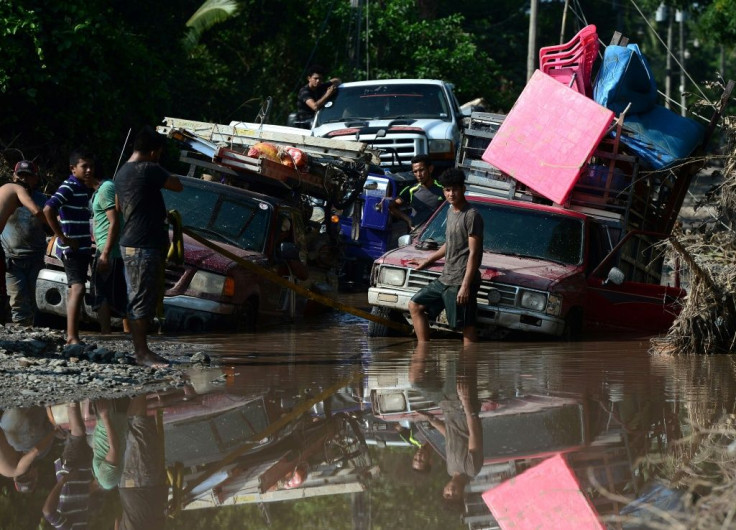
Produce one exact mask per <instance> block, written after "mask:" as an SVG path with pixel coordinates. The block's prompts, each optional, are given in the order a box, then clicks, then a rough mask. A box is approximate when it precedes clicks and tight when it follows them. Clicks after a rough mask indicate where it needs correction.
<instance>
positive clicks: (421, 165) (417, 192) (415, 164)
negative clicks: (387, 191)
mask: <svg viewBox="0 0 736 530" xmlns="http://www.w3.org/2000/svg"><path fill="white" fill-rule="evenodd" d="M433 171H434V167H433V166H432V160H431V159H430V158H429V155H417V156H415V157H414V158H412V159H411V172H412V173H413V174H414V177H415V178H416V179H417V184H416V185H414V186H411V187H408V188H404V189H403V190H402V191H401V194H400V195H399V196H398V197H396V199H394V200H393V201H391V203H390V204H389V207H388V208H389V211H390V212H391V214H393V215H394V216H395V217H398V218H399V219H402V220H404V221H406V224H408V225H409V230H414V229H415V228H416V227H418V226H421V225H422V224H424V223H425V221H426V220H427V219H429V218H430V216H431V215H432V214H433V213H434V211H435V210H436V209H437V208H438V207H439V205H440V204H442V201H444V200H445V196H444V193H443V191H442V186H440V185H439V184H438V183H437V182H436V181H435V180H434V178H432V172H433ZM404 204H409V205H410V206H411V217H409V216H408V215H406V214H405V213H404V212H402V211H401V207H402V206H403V205H404Z"/></svg>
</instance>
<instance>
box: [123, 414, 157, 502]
mask: <svg viewBox="0 0 736 530" xmlns="http://www.w3.org/2000/svg"><path fill="white" fill-rule="evenodd" d="M128 427H129V430H128V439H127V444H126V449H125V465H124V466H123V476H122V477H121V479H120V484H119V487H120V488H146V487H153V486H163V485H165V484H166V467H165V465H164V446H163V438H162V437H161V436H160V435H159V433H158V431H157V429H156V421H155V419H154V418H153V417H151V416H132V417H130V418H128Z"/></svg>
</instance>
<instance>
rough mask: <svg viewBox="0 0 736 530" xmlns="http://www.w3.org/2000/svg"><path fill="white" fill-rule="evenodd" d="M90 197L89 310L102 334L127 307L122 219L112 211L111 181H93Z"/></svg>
mask: <svg viewBox="0 0 736 530" xmlns="http://www.w3.org/2000/svg"><path fill="white" fill-rule="evenodd" d="M93 188H94V190H95V191H94V194H93V195H92V200H91V201H90V202H91V204H92V220H93V229H92V233H93V235H94V238H95V247H96V250H95V257H94V261H93V263H92V282H91V283H92V289H91V294H92V309H94V310H95V311H97V320H98V321H99V323H100V331H101V332H102V333H103V334H107V333H110V319H111V315H112V314H113V313H114V314H115V315H116V316H119V317H122V318H123V328H124V330H125V331H127V330H128V326H127V320H126V319H125V315H126V307H127V304H128V297H127V287H126V284H125V266H124V264H123V258H122V255H121V254H120V246H119V245H118V240H119V238H120V230H121V228H122V224H123V219H122V216H121V215H120V212H118V211H117V210H116V209H115V183H114V182H113V181H112V180H102V181H95V183H94V184H93Z"/></svg>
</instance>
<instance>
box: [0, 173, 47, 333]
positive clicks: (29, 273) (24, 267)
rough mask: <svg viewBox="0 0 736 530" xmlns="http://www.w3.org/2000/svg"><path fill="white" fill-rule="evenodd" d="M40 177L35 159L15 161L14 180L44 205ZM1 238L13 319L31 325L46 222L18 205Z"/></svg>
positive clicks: (41, 264)
mask: <svg viewBox="0 0 736 530" xmlns="http://www.w3.org/2000/svg"><path fill="white" fill-rule="evenodd" d="M39 181H40V176H39V174H38V168H37V167H36V164H35V163H33V162H31V161H30V160H21V161H20V162H18V163H17V164H16V165H15V171H14V172H13V182H14V183H16V184H19V185H20V186H23V187H24V188H25V189H26V191H27V192H28V193H29V194H30V195H31V198H32V199H33V202H34V203H35V204H36V205H37V206H38V207H39V208H40V209H43V206H44V204H45V203H46V199H47V198H48V197H46V195H44V194H43V193H41V192H40V191H38V190H37V187H38V184H39ZM0 242H2V249H3V251H4V252H5V265H6V270H5V286H6V288H7V293H8V297H9V299H10V300H9V301H10V316H11V320H12V321H13V322H14V323H16V324H21V325H24V326H32V325H33V318H34V316H35V314H36V296H35V290H36V279H37V278H38V273H39V271H40V270H41V269H42V268H43V255H44V252H45V250H46V232H45V231H44V227H43V222H42V220H41V219H39V218H37V217H34V216H33V214H32V213H31V211H30V210H28V208H18V209H17V210H15V212H13V214H12V215H11V216H10V217H9V218H8V221H7V224H6V225H5V229H4V230H3V232H2V235H0Z"/></svg>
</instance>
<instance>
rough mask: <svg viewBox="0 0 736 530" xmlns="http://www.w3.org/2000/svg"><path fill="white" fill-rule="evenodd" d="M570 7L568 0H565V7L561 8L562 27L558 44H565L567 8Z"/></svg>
mask: <svg viewBox="0 0 736 530" xmlns="http://www.w3.org/2000/svg"><path fill="white" fill-rule="evenodd" d="M568 7H570V0H565V7H563V8H562V25H561V26H560V44H565V24H566V23H567V8H568Z"/></svg>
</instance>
